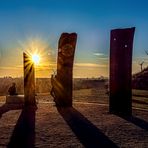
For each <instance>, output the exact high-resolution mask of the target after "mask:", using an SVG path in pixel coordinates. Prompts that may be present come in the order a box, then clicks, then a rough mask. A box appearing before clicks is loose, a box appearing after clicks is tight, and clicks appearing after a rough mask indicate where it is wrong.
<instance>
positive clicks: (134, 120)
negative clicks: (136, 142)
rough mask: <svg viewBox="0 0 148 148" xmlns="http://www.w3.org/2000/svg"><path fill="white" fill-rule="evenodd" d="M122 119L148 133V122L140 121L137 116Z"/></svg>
mask: <svg viewBox="0 0 148 148" xmlns="http://www.w3.org/2000/svg"><path fill="white" fill-rule="evenodd" d="M122 118H123V119H125V120H126V121H128V122H131V123H133V124H135V125H136V126H139V127H140V128H142V129H144V130H147V131H148V122H147V121H145V120H143V119H140V118H138V117H135V116H127V117H126V116H125V117H122Z"/></svg>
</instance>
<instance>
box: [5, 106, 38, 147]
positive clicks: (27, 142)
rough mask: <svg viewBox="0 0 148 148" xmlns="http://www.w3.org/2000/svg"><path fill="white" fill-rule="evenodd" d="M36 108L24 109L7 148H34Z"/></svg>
mask: <svg viewBox="0 0 148 148" xmlns="http://www.w3.org/2000/svg"><path fill="white" fill-rule="evenodd" d="M36 109H37V108H36V107H34V106H28V107H25V108H24V109H23V110H22V112H21V115H20V117H19V119H18V121H17V123H16V126H15V128H14V131H13V134H12V136H11V138H10V142H9V144H8V148H33V147H35V111H36Z"/></svg>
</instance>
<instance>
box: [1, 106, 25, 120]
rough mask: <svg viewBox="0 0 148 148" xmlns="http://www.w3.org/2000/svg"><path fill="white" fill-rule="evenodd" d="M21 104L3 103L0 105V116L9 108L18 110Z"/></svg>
mask: <svg viewBox="0 0 148 148" xmlns="http://www.w3.org/2000/svg"><path fill="white" fill-rule="evenodd" d="M23 106H24V105H23V104H7V103H5V104H4V105H2V106H1V107H0V118H1V117H2V115H3V114H4V113H6V112H8V111H10V110H19V109H22V108H23Z"/></svg>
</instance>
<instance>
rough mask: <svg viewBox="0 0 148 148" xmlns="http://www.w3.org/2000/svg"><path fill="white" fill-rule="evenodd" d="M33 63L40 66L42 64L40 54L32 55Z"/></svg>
mask: <svg viewBox="0 0 148 148" xmlns="http://www.w3.org/2000/svg"><path fill="white" fill-rule="evenodd" d="M32 61H33V62H34V63H35V64H39V62H40V56H39V55H38V54H33V55H32Z"/></svg>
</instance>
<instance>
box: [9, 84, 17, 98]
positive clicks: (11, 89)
mask: <svg viewBox="0 0 148 148" xmlns="http://www.w3.org/2000/svg"><path fill="white" fill-rule="evenodd" d="M8 92H9V95H17V93H16V84H15V83H12V86H10V87H9V89H8Z"/></svg>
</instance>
